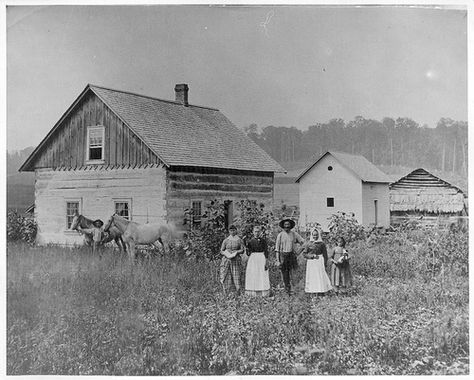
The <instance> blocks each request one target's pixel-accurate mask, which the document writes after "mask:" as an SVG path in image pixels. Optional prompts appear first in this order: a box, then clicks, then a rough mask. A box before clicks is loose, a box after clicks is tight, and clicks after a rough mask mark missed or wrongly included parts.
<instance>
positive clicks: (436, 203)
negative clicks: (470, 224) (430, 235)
mask: <svg viewBox="0 0 474 380" xmlns="http://www.w3.org/2000/svg"><path fill="white" fill-rule="evenodd" d="M467 214H468V211H467V198H466V196H465V194H464V192H463V191H462V190H461V189H460V188H459V187H457V186H454V185H452V184H450V183H449V182H447V181H444V180H442V179H441V178H439V177H437V176H435V175H434V174H432V173H430V172H428V171H427V170H425V169H423V168H419V169H416V170H413V171H412V172H410V173H408V174H407V175H406V176H404V177H402V178H400V179H399V180H397V181H395V182H393V183H391V184H390V218H391V224H393V225H397V224H401V223H404V222H408V221H413V220H416V221H417V222H418V223H421V224H423V225H427V226H430V225H431V226H432V225H441V226H445V225H449V224H451V223H453V222H458V221H459V220H462V218H463V217H466V216H467Z"/></svg>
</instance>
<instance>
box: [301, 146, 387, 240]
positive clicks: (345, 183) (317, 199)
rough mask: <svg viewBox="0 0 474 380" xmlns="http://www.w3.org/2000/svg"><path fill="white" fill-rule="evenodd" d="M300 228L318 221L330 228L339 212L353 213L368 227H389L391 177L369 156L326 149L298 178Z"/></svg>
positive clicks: (324, 226) (322, 226) (323, 226)
mask: <svg viewBox="0 0 474 380" xmlns="http://www.w3.org/2000/svg"><path fill="white" fill-rule="evenodd" d="M296 183H299V206H300V219H299V225H300V227H303V228H304V227H306V225H313V224H315V223H318V224H319V225H320V226H321V228H322V229H323V231H327V230H328V224H329V219H330V218H331V216H332V215H333V214H336V213H337V212H344V213H348V214H353V215H354V217H355V218H356V220H357V221H358V222H359V223H360V224H362V225H364V226H378V227H388V226H389V225H390V211H389V210H390V208H389V193H388V185H389V183H390V179H389V178H388V177H387V176H386V175H385V173H383V172H382V171H381V170H380V169H378V168H377V167H376V166H375V165H374V164H372V163H371V162H370V161H369V160H367V159H366V158H365V157H363V156H360V155H353V154H348V153H342V152H333V151H331V152H329V151H328V152H326V153H324V154H323V155H322V156H321V157H320V158H318V159H317V160H316V161H315V162H314V163H312V164H311V165H309V166H308V167H307V168H306V169H305V170H304V171H303V172H302V173H301V174H300V175H299V176H298V178H297V179H296Z"/></svg>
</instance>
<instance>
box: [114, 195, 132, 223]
mask: <svg viewBox="0 0 474 380" xmlns="http://www.w3.org/2000/svg"><path fill="white" fill-rule="evenodd" d="M113 202H114V214H117V215H120V214H118V213H117V203H127V204H128V218H126V219H127V220H129V221H131V220H132V219H133V217H132V206H133V205H132V198H113ZM120 216H122V217H124V216H123V215H120ZM124 218H125V217H124Z"/></svg>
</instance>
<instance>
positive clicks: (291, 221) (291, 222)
mask: <svg viewBox="0 0 474 380" xmlns="http://www.w3.org/2000/svg"><path fill="white" fill-rule="evenodd" d="M285 222H290V229H292V228H293V227H294V226H295V225H296V223H295V221H294V220H292V219H283V220H282V221H281V222H280V223H278V225H279V226H280V227H281V228H283V225H284V224H285Z"/></svg>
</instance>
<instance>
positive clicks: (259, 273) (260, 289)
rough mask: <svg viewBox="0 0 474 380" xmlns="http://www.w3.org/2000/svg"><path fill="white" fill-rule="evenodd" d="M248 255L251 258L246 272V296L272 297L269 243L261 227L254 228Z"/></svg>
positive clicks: (248, 245) (249, 242)
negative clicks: (269, 271)
mask: <svg viewBox="0 0 474 380" xmlns="http://www.w3.org/2000/svg"><path fill="white" fill-rule="evenodd" d="M247 255H249V256H250V257H249V260H248V262H247V269H246V271H245V294H247V295H249V296H253V297H255V296H268V295H270V278H269V275H268V249H267V241H266V240H265V237H264V236H262V229H261V227H260V226H255V227H254V228H253V237H252V238H251V239H250V240H249V241H248V243H247Z"/></svg>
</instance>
